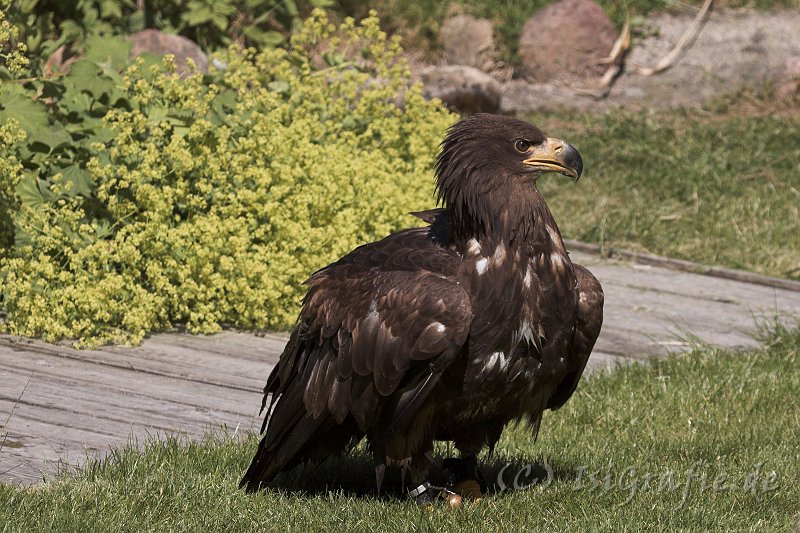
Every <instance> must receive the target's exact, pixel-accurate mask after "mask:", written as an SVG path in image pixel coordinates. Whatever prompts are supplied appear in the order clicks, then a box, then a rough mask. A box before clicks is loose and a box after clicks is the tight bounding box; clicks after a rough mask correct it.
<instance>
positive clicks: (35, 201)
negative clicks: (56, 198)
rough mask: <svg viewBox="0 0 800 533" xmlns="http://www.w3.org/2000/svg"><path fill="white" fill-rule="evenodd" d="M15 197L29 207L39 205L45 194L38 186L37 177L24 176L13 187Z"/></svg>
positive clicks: (41, 203)
mask: <svg viewBox="0 0 800 533" xmlns="http://www.w3.org/2000/svg"><path fill="white" fill-rule="evenodd" d="M15 192H16V193H17V198H19V201H20V202H22V205H27V206H30V207H39V206H41V205H43V204H44V203H45V196H44V194H42V190H41V188H40V187H39V179H38V178H36V176H30V175H28V176H25V177H24V178H22V180H21V181H20V182H19V183H18V184H17V187H16V189H15Z"/></svg>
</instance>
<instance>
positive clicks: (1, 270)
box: [0, 11, 453, 346]
mask: <svg viewBox="0 0 800 533" xmlns="http://www.w3.org/2000/svg"><path fill="white" fill-rule="evenodd" d="M218 59H219V61H221V62H222V63H223V64H225V65H226V66H225V68H224V70H222V71H220V72H215V73H212V74H211V75H210V76H208V77H203V76H201V75H200V74H199V73H196V74H194V75H191V76H189V77H188V78H185V79H181V78H179V77H178V76H177V75H176V74H175V73H174V72H173V69H171V68H170V65H169V62H168V63H167V66H166V67H163V66H158V65H156V66H146V65H144V63H142V62H141V61H139V62H138V63H137V64H135V65H133V66H132V67H131V68H129V69H128V70H127V72H126V74H125V75H124V77H123V79H122V83H121V89H120V90H121V93H122V94H121V95H117V96H115V98H116V99H117V100H116V101H118V102H124V105H118V106H113V107H109V108H108V110H107V112H106V114H105V117H104V119H103V120H104V122H103V124H104V127H105V128H106V129H107V130H108V131H109V132H110V135H109V136H108V140H107V142H104V143H103V142H92V143H90V145H89V146H88V147H87V150H89V151H90V152H91V153H90V156H89V157H88V158H87V163H86V164H85V168H83V167H84V165H82V164H79V165H77V166H78V168H77V170H80V171H81V173H82V174H81V173H75V174H70V173H68V172H64V171H57V172H55V173H52V172H51V174H50V175H48V173H47V172H46V171H45V170H44V169H42V168H41V167H36V166H30V165H29V166H28V168H23V167H22V166H21V165H19V164H17V163H15V161H17V159H18V158H19V154H20V153H24V152H25V150H28V149H29V148H30V147H29V145H26V144H25V142H24V141H20V140H19V138H20V136H22V135H23V133H22V129H21V128H20V127H17V126H16V125H15V123H14V121H13V120H11V121H8V123H7V124H6V125H4V126H3V128H2V130H0V152H2V155H3V156H4V157H3V159H2V161H3V166H2V167H0V171H2V172H3V174H2V175H1V176H0V194H3V191H8V190H9V188H14V190H15V191H16V193H15V199H14V205H15V206H16V207H14V208H13V210H14V212H13V224H14V229H15V232H16V245H15V246H14V248H13V250H11V251H10V252H9V253H8V257H6V258H5V259H2V263H0V265H1V266H0V279H4V284H3V287H2V294H3V298H4V307H5V310H6V313H7V315H8V322H7V324H6V326H5V327H6V329H7V330H8V331H10V332H12V333H15V334H20V335H26V336H40V337H44V338H45V339H48V340H56V339H60V338H74V339H77V340H78V343H79V344H80V345H84V346H87V345H96V344H100V343H106V342H115V343H119V342H128V343H135V342H138V341H139V340H140V339H142V337H143V336H144V335H145V334H146V333H148V332H150V331H155V330H161V329H165V328H170V327H171V326H172V325H173V324H176V323H185V325H186V326H187V327H188V329H189V330H191V331H193V332H202V333H210V332H214V331H218V330H219V329H220V328H221V327H222V326H223V325H228V326H232V327H236V328H244V329H254V328H255V329H261V328H267V329H274V328H286V327H289V326H290V325H291V324H292V321H293V320H294V317H295V316H296V313H297V311H298V304H299V300H300V298H301V295H302V293H303V292H304V290H303V288H302V286H301V283H302V281H303V280H304V279H305V278H306V277H307V276H308V275H309V274H310V273H312V272H313V271H314V270H315V269H318V268H320V267H322V266H324V265H325V264H327V263H329V262H330V261H332V260H334V259H336V258H337V257H339V256H340V255H341V254H343V253H345V252H347V251H348V250H350V249H351V248H353V247H354V246H356V245H357V244H359V243H361V242H363V241H367V240H372V239H375V238H379V237H381V236H383V235H384V234H386V233H388V232H390V231H392V230H395V229H397V228H399V227H402V226H406V225H408V224H409V223H411V219H410V218H406V217H403V215H404V214H405V213H407V212H408V211H410V210H414V209H421V208H425V207H428V206H430V205H431V204H432V202H433V196H432V184H433V181H432V170H431V169H432V162H433V158H434V156H435V151H436V147H437V143H438V141H439V140H440V138H441V135H442V133H443V131H444V129H445V128H446V127H447V126H448V125H449V124H450V123H451V122H452V121H453V117H452V116H451V115H450V114H449V113H448V112H447V111H446V110H444V109H443V108H442V106H441V105H440V104H439V103H437V102H429V101H426V100H425V99H424V98H423V97H422V94H421V89H420V87H419V86H411V87H409V85H408V82H409V73H408V69H407V65H406V63H405V61H404V60H403V58H402V56H401V49H400V46H399V44H398V42H397V41H396V40H387V39H386V36H385V34H384V33H382V32H381V31H380V28H379V26H378V22H377V18H376V17H375V16H374V14H373V15H372V16H370V17H369V18H367V19H364V20H363V21H362V22H361V23H360V24H359V25H356V24H354V22H353V21H352V20H351V19H348V20H346V21H345V22H344V23H343V24H342V25H341V27H339V28H338V29H337V28H334V27H333V26H332V25H331V24H330V23H329V22H328V20H327V18H326V17H325V15H324V13H323V12H321V11H315V12H314V13H313V15H312V16H311V17H310V18H309V19H307V20H306V21H305V22H304V23H303V24H302V26H301V27H300V28H299V30H298V31H297V32H296V33H295V34H294V35H293V37H292V39H291V43H290V47H289V49H288V50H284V49H267V50H265V51H262V52H260V53H259V52H256V51H255V50H252V49H247V50H243V49H240V48H231V49H230V50H229V51H228V52H227V53H226V54H224V55H222V56H220V57H219V58H218ZM26 146H27V148H26ZM15 158H17V159H15ZM87 178H88V179H87ZM15 183H18V185H16V186H15V185H14V184H15ZM87 188H88V190H87ZM0 220H1V219H0Z"/></svg>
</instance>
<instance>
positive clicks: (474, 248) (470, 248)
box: [467, 239, 481, 255]
mask: <svg viewBox="0 0 800 533" xmlns="http://www.w3.org/2000/svg"><path fill="white" fill-rule="evenodd" d="M467 252H468V253H470V254H472V255H478V254H479V253H481V244H480V243H479V242H478V241H477V240H475V239H470V240H469V241H467Z"/></svg>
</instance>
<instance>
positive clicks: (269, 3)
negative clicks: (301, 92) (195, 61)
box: [6, 0, 333, 63]
mask: <svg viewBox="0 0 800 533" xmlns="http://www.w3.org/2000/svg"><path fill="white" fill-rule="evenodd" d="M7 4H8V6H7V8H6V9H7V11H8V14H9V18H10V20H11V21H12V22H13V23H14V24H15V25H17V26H18V27H20V28H24V32H23V39H24V42H25V44H26V45H27V47H28V49H29V50H30V51H31V52H32V53H35V54H36V62H37V63H44V62H45V61H46V60H47V58H48V57H50V55H51V54H53V52H55V51H56V50H57V49H58V48H59V47H61V46H65V47H66V53H67V55H73V54H75V53H77V52H79V51H81V50H82V49H83V46H84V44H85V43H86V41H87V40H88V39H90V38H91V37H93V36H98V35H124V34H128V33H132V32H136V31H139V30H143V29H145V28H157V29H160V30H162V31H165V32H167V33H177V34H180V35H184V36H186V37H188V38H190V39H192V40H193V41H195V42H197V43H198V44H200V45H201V47H203V48H204V49H206V50H215V49H218V48H222V47H227V46H228V45H230V44H232V43H237V44H240V45H242V46H255V47H271V46H276V45H279V44H283V43H285V42H286V39H287V36H288V34H289V33H290V32H291V30H292V29H293V28H295V27H296V26H297V25H298V24H299V23H300V21H301V20H302V17H303V16H307V15H308V14H309V12H310V11H311V9H313V8H324V7H329V6H331V5H332V4H333V2H332V0H166V1H165V0H158V1H156V0H140V1H134V0H78V1H74V2H63V1H61V0H11V1H10V2H8V1H7Z"/></svg>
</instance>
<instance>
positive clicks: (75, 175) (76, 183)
mask: <svg viewBox="0 0 800 533" xmlns="http://www.w3.org/2000/svg"><path fill="white" fill-rule="evenodd" d="M61 174H62V176H63V177H64V181H70V182H72V192H74V193H75V194H80V195H81V196H87V197H88V196H91V195H92V192H93V191H94V183H93V182H92V178H91V177H90V176H89V173H88V172H87V171H86V170H84V169H82V168H81V167H80V166H79V165H77V164H76V165H70V166H68V167H67V168H65V169H64V170H62V171H61Z"/></svg>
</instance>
